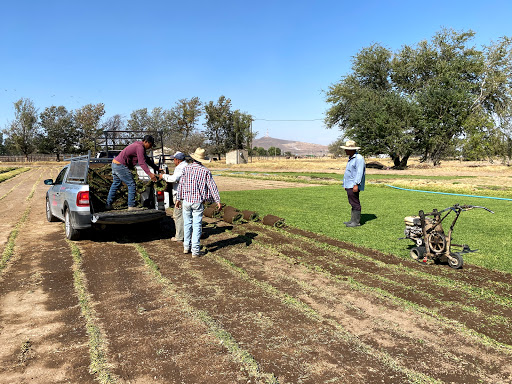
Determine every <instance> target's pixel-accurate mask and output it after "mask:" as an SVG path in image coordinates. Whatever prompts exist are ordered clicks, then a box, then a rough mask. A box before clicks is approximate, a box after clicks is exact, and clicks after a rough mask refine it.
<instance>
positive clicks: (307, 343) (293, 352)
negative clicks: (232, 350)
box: [144, 240, 409, 383]
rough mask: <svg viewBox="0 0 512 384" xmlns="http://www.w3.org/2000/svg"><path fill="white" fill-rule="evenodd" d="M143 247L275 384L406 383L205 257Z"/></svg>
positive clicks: (158, 245)
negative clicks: (327, 383)
mask: <svg viewBox="0 0 512 384" xmlns="http://www.w3.org/2000/svg"><path fill="white" fill-rule="evenodd" d="M144 247H145V249H146V250H147V252H148V253H149V255H150V257H151V258H152V259H153V260H154V261H155V262H156V263H157V264H158V266H159V269H160V271H161V273H162V274H163V275H164V276H166V277H167V278H168V279H170V280H171V281H172V283H173V284H174V285H176V286H177V287H178V288H179V290H180V292H184V293H183V294H186V295H187V296H188V297H189V298H190V300H191V305H193V306H194V307H195V308H196V309H198V310H204V311H208V313H209V314H210V316H212V317H213V318H214V319H215V320H216V321H217V322H219V323H220V324H222V326H223V327H224V328H225V329H226V330H227V331H228V332H229V333H230V334H231V335H233V337H234V338H235V339H236V340H237V341H238V343H239V344H241V345H243V346H244V347H245V348H246V349H247V350H248V351H249V353H250V354H251V355H252V356H254V358H255V359H256V360H257V361H258V363H259V365H260V366H261V368H262V369H263V370H264V371H265V372H271V373H273V374H274V375H275V376H276V377H277V378H278V380H279V382H280V383H296V382H302V383H318V382H350V383H375V382H383V383H405V382H409V379H408V378H407V377H406V375H405V373H404V372H403V371H401V370H400V369H398V368H396V367H393V368H392V367H391V366H392V364H389V365H386V364H383V362H382V361H379V360H378V359H376V356H375V355H372V354H371V353H368V351H367V350H366V349H365V348H364V347H363V348H362V347H361V346H360V345H357V344H355V343H352V342H350V341H347V340H346V339H344V337H343V335H341V334H340V333H338V332H336V331H334V330H333V329H332V328H331V327H330V326H328V325H327V326H326V324H324V323H323V322H322V321H319V320H318V319H316V318H315V317H314V316H311V314H308V313H304V312H301V311H299V310H297V309H296V308H295V307H294V306H293V305H287V304H285V303H283V301H282V300H281V299H280V298H276V297H275V296H274V295H272V294H270V293H269V292H267V291H265V290H264V289H261V287H258V286H254V285H253V284H251V283H250V282H248V281H246V280H245V279H243V278H242V277H241V276H238V275H236V274H233V273H232V272H231V271H230V270H228V269H226V268H225V266H222V265H219V264H218V263H216V262H215V261H213V260H211V259H210V258H209V257H208V256H206V257H204V258H201V259H196V260H192V259H190V255H179V251H180V250H181V248H180V245H179V244H176V243H172V242H170V241H168V240H166V241H159V242H153V243H149V244H145V245H144ZM171 249H172V250H173V251H172V252H171ZM166 253H167V255H166V256H162V255H163V254H166ZM176 254H178V255H179V256H176Z"/></svg>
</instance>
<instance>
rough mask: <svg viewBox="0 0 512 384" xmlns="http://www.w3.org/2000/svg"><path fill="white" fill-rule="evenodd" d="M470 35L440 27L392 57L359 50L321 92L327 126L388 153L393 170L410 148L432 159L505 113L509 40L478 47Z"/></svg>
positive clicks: (378, 48) (364, 145)
mask: <svg viewBox="0 0 512 384" xmlns="http://www.w3.org/2000/svg"><path fill="white" fill-rule="evenodd" d="M473 36H474V33H473V32H471V31H469V32H461V33H457V32H455V31H453V30H447V29H444V30H442V31H440V32H438V33H437V34H435V36H434V37H433V39H432V41H431V42H427V41H422V42H420V43H419V44H418V45H417V46H415V47H411V46H407V45H406V46H404V47H402V48H401V49H400V50H399V51H398V52H397V53H396V54H394V55H393V53H391V52H390V51H389V50H387V49H386V48H383V47H382V46H380V45H377V44H374V45H372V46H371V47H369V48H364V49H363V50H361V51H360V52H359V53H358V54H357V55H356V57H355V58H354V60H353V66H352V73H351V74H349V75H348V76H346V77H345V78H344V79H342V80H341V81H340V82H339V83H338V84H335V85H333V86H331V87H330V88H329V90H328V91H327V102H328V103H330V104H331V107H330V109H329V110H328V111H327V115H326V123H327V125H328V127H333V126H339V128H340V129H341V130H342V131H343V132H344V134H345V135H346V136H349V137H351V138H353V139H355V140H356V141H357V142H358V143H359V144H361V146H362V150H361V152H363V153H364V152H365V153H372V154H378V153H388V154H389V155H390V156H391V158H392V159H393V162H394V164H395V166H397V167H404V166H406V164H407V159H408V157H409V156H410V155H411V154H412V153H420V154H422V160H429V161H432V162H433V164H434V165H437V164H439V163H440V160H441V159H442V158H443V157H444V156H446V155H448V154H449V153H452V152H453V151H454V150H455V145H456V141H457V139H458V138H460V137H462V136H468V135H471V134H475V133H476V132H478V131H482V132H485V131H489V123H491V124H492V125H494V124H495V122H496V121H498V120H499V119H500V118H502V117H504V116H507V114H508V115H510V108H511V102H512V97H511V96H512V92H511V86H510V78H511V74H512V71H511V66H512V64H511V60H510V59H511V49H510V48H511V45H510V39H508V38H502V39H501V40H500V41H499V42H498V43H493V44H491V45H490V46H489V47H485V48H484V50H483V51H480V50H477V49H476V48H475V47H473V46H471V45H470V44H469V43H470V40H471V39H472V38H473ZM475 124H476V125H475Z"/></svg>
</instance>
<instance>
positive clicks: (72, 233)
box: [64, 209, 80, 240]
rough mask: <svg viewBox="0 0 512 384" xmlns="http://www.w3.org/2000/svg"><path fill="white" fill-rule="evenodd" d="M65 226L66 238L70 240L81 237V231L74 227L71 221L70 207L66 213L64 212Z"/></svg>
mask: <svg viewBox="0 0 512 384" xmlns="http://www.w3.org/2000/svg"><path fill="white" fill-rule="evenodd" d="M64 226H65V228H66V239H68V240H78V239H79V238H80V231H79V230H77V229H75V228H74V227H73V223H72V222H71V214H70V213H69V209H66V213H65V214H64Z"/></svg>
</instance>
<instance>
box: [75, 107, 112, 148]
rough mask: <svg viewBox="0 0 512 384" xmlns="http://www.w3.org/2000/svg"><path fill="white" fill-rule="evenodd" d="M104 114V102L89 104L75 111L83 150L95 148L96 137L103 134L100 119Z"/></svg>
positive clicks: (80, 144)
mask: <svg viewBox="0 0 512 384" xmlns="http://www.w3.org/2000/svg"><path fill="white" fill-rule="evenodd" d="M104 114H105V106H104V105H103V103H99V104H87V105H85V106H83V107H82V108H80V109H77V110H76V111H75V113H74V115H75V124H76V127H77V129H78V132H79V147H80V151H81V152H86V151H88V150H91V151H93V150H94V139H95V138H97V137H99V136H100V135H101V127H100V121H101V118H102V117H103V115H104Z"/></svg>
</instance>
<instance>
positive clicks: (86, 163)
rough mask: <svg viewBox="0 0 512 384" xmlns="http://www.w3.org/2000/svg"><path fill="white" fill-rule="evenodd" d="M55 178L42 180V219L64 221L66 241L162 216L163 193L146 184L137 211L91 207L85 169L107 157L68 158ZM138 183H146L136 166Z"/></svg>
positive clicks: (100, 163) (106, 162)
mask: <svg viewBox="0 0 512 384" xmlns="http://www.w3.org/2000/svg"><path fill="white" fill-rule="evenodd" d="M68 160H69V163H68V164H67V165H66V166H65V167H64V168H62V170H61V171H60V172H59V174H58V176H57V178H56V179H55V180H53V179H47V180H45V181H44V183H45V184H46V185H49V186H50V189H48V192H47V193H46V219H47V220H48V221H50V222H53V221H59V220H60V221H64V223H65V228H66V238H68V239H70V240H78V239H79V238H80V232H81V231H83V230H85V229H89V228H92V227H94V226H100V227H101V226H104V225H113V224H134V223H143V222H148V221H153V220H158V219H162V218H163V217H165V215H166V214H165V206H164V192H162V191H155V189H154V188H153V184H152V183H148V186H147V188H146V190H145V191H143V192H142V193H141V194H140V196H141V201H140V204H141V206H142V207H144V209H141V210H137V211H128V210H123V209H120V210H112V211H104V210H103V209H104V206H103V204H95V203H94V201H96V200H97V199H94V196H92V194H93V193H94V191H91V189H90V188H89V183H88V177H89V175H90V173H89V167H94V166H95V165H96V166H97V165H101V166H105V165H106V164H109V163H110V162H112V159H110V158H91V156H90V153H89V154H88V155H85V156H77V157H73V158H71V159H68ZM136 168H137V173H138V176H139V179H140V180H143V181H149V177H148V176H147V175H146V173H145V172H144V171H143V170H142V169H141V168H140V167H139V166H137V167H136Z"/></svg>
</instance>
